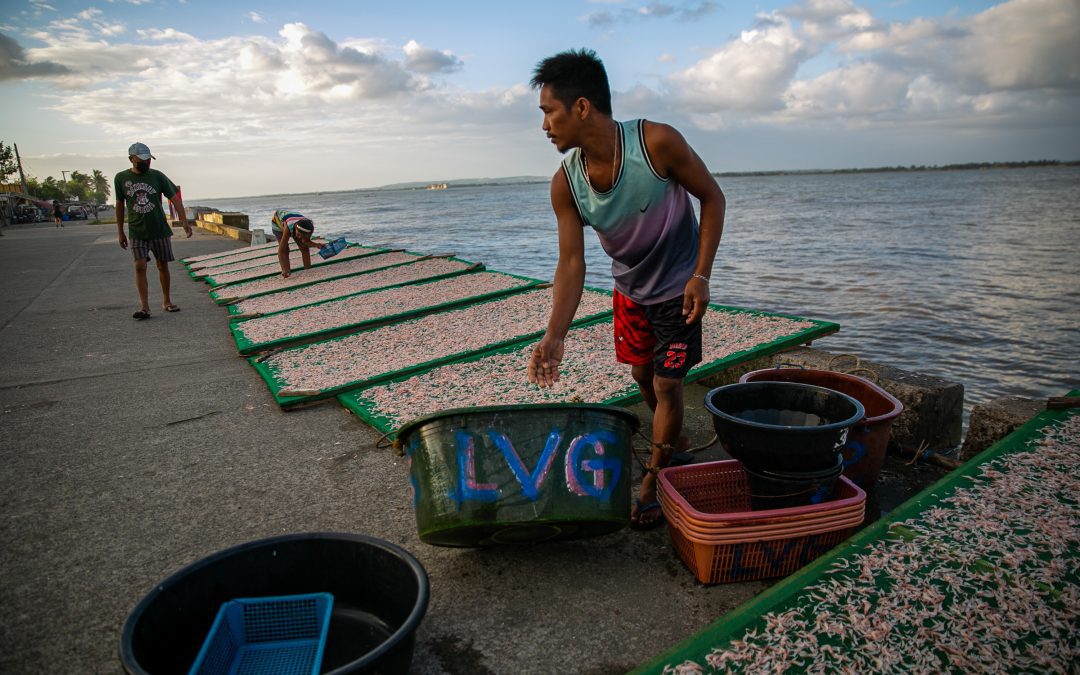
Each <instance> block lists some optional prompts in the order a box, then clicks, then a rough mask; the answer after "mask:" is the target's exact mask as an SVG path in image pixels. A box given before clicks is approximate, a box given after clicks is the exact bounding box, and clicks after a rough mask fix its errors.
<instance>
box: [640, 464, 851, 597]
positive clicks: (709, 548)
mask: <svg viewBox="0 0 1080 675" xmlns="http://www.w3.org/2000/svg"><path fill="white" fill-rule="evenodd" d="M658 479H659V480H658V490H657V493H658V495H659V499H660V503H661V505H662V506H663V509H664V515H665V516H666V517H667V522H668V533H669V534H670V535H671V541H672V543H673V544H674V546H675V550H676V551H677V552H678V554H679V557H680V558H681V559H682V561H683V562H684V563H685V564H686V566H687V567H689V568H690V571H691V572H693V573H694V576H696V577H697V579H698V581H700V582H701V583H703V584H715V583H727V582H732V581H751V580H754V579H767V578H770V577H780V576H785V575H788V574H790V573H791V572H794V571H795V570H797V569H799V568H800V567H802V566H804V565H806V564H807V563H809V562H810V561H811V560H813V559H814V558H817V557H818V556H820V555H821V554H823V553H825V552H826V551H828V550H829V549H831V548H833V547H834V546H836V545H837V544H839V543H840V542H841V541H843V540H844V539H847V538H848V537H849V536H850V535H851V534H852V533H853V532H854V531H855V529H856V528H858V527H859V526H860V525H861V524H862V522H863V519H864V518H865V516H866V493H865V492H864V491H863V490H862V489H860V488H859V487H858V486H857V485H855V484H854V483H852V482H851V481H850V480H848V479H847V478H845V477H843V476H841V477H840V482H839V483H838V484H837V487H836V491H835V494H834V496H833V498H832V499H831V500H829V501H827V502H822V503H819V504H811V505H808V506H796V507H790V508H783V509H770V510H767V511H751V510H750V491H749V489H748V487H747V478H746V472H745V471H744V470H743V468H742V464H741V463H739V462H738V461H736V460H726V461H719V462H706V463H702V464H690V465H687V466H679V467H669V468H666V469H663V470H662V471H660V473H659V476H658Z"/></svg>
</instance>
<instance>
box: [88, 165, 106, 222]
mask: <svg viewBox="0 0 1080 675" xmlns="http://www.w3.org/2000/svg"><path fill="white" fill-rule="evenodd" d="M91 181H92V182H93V184H94V220H97V215H98V204H104V203H105V202H107V201H108V200H109V192H111V190H110V189H109V179H108V178H106V177H105V174H103V173H101V169H94V175H93V176H92V177H91Z"/></svg>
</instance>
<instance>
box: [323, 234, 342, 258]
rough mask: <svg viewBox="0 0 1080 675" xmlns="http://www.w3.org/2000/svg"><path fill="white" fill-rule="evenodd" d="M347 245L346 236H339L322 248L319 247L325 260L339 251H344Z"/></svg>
mask: <svg viewBox="0 0 1080 675" xmlns="http://www.w3.org/2000/svg"><path fill="white" fill-rule="evenodd" d="M346 245H347V244H346V242H345V238H344V237H339V238H337V239H335V240H334V241H332V242H330V243H329V244H327V245H326V246H323V247H322V248H320V249H319V255H321V256H322V258H323V260H326V259H328V258H333V257H334V256H336V255H337V254H338V253H341V252H342V251H344V250H345V246H346Z"/></svg>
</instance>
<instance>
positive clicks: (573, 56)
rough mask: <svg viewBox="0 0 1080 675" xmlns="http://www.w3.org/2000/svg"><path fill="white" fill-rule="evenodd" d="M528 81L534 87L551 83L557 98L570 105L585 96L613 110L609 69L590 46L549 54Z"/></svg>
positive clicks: (605, 109) (599, 107) (602, 108)
mask: <svg viewBox="0 0 1080 675" xmlns="http://www.w3.org/2000/svg"><path fill="white" fill-rule="evenodd" d="M529 84H531V85H532V86H533V88H534V89H539V88H541V87H543V86H544V85H545V84H546V85H550V86H551V92H552V93H553V94H554V95H555V98H557V99H558V100H559V101H560V102H561V103H562V104H563V105H565V106H566V107H567V108H569V107H570V106H572V105H573V104H574V101H576V100H578V99H579V98H582V97H584V98H587V99H589V102H590V103H592V104H593V106H594V107H595V108H596V109H597V110H599V111H600V112H602V113H604V114H605V115H610V114H611V88H610V87H609V86H608V79H607V71H605V70H604V62H603V61H601V60H600V58H599V57H598V56H597V55H596V52H594V51H593V50H591V49H579V50H573V49H571V50H569V51H565V52H559V53H558V54H556V55H555V56H549V57H547V58H546V59H544V60H543V61H541V62H540V63H538V64H536V70H534V71H533V77H532V80H531V81H530V82H529Z"/></svg>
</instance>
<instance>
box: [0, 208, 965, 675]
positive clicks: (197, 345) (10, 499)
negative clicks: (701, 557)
mask: <svg viewBox="0 0 1080 675" xmlns="http://www.w3.org/2000/svg"><path fill="white" fill-rule="evenodd" d="M177 232H179V231H178V230H177ZM4 235H5V236H4V238H3V240H2V242H0V269H2V270H3V272H2V277H0V279H2V282H0V283H2V288H3V292H2V293H0V350H2V353H3V354H4V360H3V363H4V365H3V367H2V373H0V420H2V427H3V433H2V434H0V460H2V465H3V471H0V579H3V582H2V583H0V644H2V645H3V649H0V672H5V673H114V672H119V671H120V662H119V659H118V656H117V651H118V643H119V639H120V630H121V627H122V625H123V623H124V620H125V618H126V617H127V615H128V613H129V612H130V611H131V610H132V608H133V607H134V606H135V605H136V603H137V602H138V601H139V600H140V599H141V598H142V597H143V596H144V595H145V594H146V593H147V592H148V591H149V590H150V589H151V588H153V587H154V585H155V584H156V583H158V582H159V581H161V580H163V579H164V578H165V577H167V576H168V575H170V574H172V573H173V572H175V571H177V570H178V569H180V568H181V567H183V566H185V565H187V564H189V563H191V562H194V561H196V560H198V559H200V558H203V557H205V556H207V555H209V554H211V553H214V552H216V551H219V550H221V549H224V548H227V547H231V546H234V545H236V544H240V543H243V542H247V541H251V540H255V539H259V538H263V537H268V536H272V535H279V534H285V533H294V532H306V531H342V532H357V533H364V534H368V535H371V536H375V537H379V538H382V539H385V540H388V541H391V542H393V543H395V544H398V545H400V546H402V547H404V548H405V549H407V550H408V551H410V552H411V553H412V554H413V555H415V556H416V557H417V558H418V559H419V560H420V562H421V563H422V564H423V565H424V567H425V568H426V569H427V572H428V574H429V575H430V580H431V592H432V596H431V604H430V607H429V610H428V613H427V616H426V618H425V619H424V622H423V624H422V625H421V628H420V630H419V633H418V641H417V648H416V654H415V657H414V660H413V672H416V673H465V672H468V673H553V672H561V673H618V672H624V671H626V670H629V669H631V668H633V667H635V666H637V665H639V664H641V663H643V662H646V661H648V660H649V659H651V658H652V657H654V656H655V655H657V654H659V653H661V652H663V651H664V650H666V649H668V648H669V647H670V646H672V645H673V644H675V643H676V642H678V641H680V640H682V639H683V638H686V637H688V636H689V635H691V634H693V633H696V632H697V631H699V630H701V629H702V628H703V627H705V626H706V625H708V624H710V623H711V622H712V621H713V620H715V619H716V618H717V617H719V616H721V615H722V614H724V613H726V612H727V611H729V610H731V609H733V608H734V607H736V606H737V605H739V604H741V603H742V602H743V601H745V600H747V599H749V598H751V597H752V596H754V595H755V594H757V593H760V592H761V591H763V590H765V589H766V588H768V587H769V585H770V582H768V581H763V582H748V583H738V584H730V585H718V586H709V587H705V586H702V585H700V584H698V583H697V582H696V581H695V580H694V578H693V576H692V575H691V573H690V572H689V571H688V570H687V569H686V568H685V567H684V566H683V564H682V563H681V562H680V560H679V559H678V557H677V556H676V554H675V551H674V550H673V548H672V547H671V545H670V543H669V540H668V535H667V533H666V531H665V529H663V528H660V529H655V530H652V531H649V532H635V531H630V530H624V531H621V532H618V533H615V534H611V535H607V536H604V537H599V538H595V539H589V540H583V541H576V542H567V543H558V544H549V545H537V546H523V547H506V548H493V549H445V548H436V547H432V546H428V545H426V544H423V543H421V542H420V541H419V540H418V538H417V536H416V526H415V521H414V518H413V513H412V507H411V498H410V490H409V480H408V475H407V472H406V469H405V465H404V462H403V461H402V460H401V459H400V458H398V457H397V456H395V455H394V454H393V452H392V451H391V450H388V449H377V448H376V442H377V441H378V440H379V436H378V434H377V433H375V432H374V431H373V430H372V429H371V428H370V427H368V426H366V425H365V424H364V423H362V422H361V421H360V420H359V419H357V418H356V417H354V416H353V415H352V414H350V413H349V412H347V411H346V410H345V409H343V408H341V407H340V406H338V405H336V404H335V403H333V402H328V403H326V404H324V405H319V406H314V407H310V408H305V409H302V410H298V411H294V412H287V413H286V412H282V411H281V410H280V409H279V408H278V407H277V406H276V405H275V404H274V401H273V399H272V398H271V397H270V394H269V392H268V391H267V389H266V386H265V385H264V383H263V382H262V380H261V379H260V378H259V377H258V376H257V375H256V373H255V372H254V371H253V370H252V369H251V367H250V366H249V365H248V364H247V363H246V361H244V360H243V359H240V358H237V357H236V346H235V344H234V343H233V341H232V338H231V337H230V335H229V332H228V327H227V326H228V318H227V316H226V314H225V313H224V312H223V310H222V309H221V308H220V307H218V306H216V305H215V304H214V303H212V302H211V301H210V299H209V298H208V296H207V293H206V291H207V287H206V285H205V284H203V283H198V282H192V281H191V280H190V279H189V278H188V277H187V276H186V274H184V273H183V271H182V268H181V266H180V264H179V263H175V264H174V265H173V266H172V270H173V273H172V289H173V291H172V300H173V302H174V303H176V304H177V305H179V306H180V307H181V308H182V311H180V312H178V313H174V314H167V313H165V312H163V311H161V295H160V291H159V289H158V282H157V278H156V275H155V274H154V269H153V266H151V274H150V280H149V281H150V298H151V310H152V312H153V317H152V318H151V319H149V320H146V321H134V320H132V318H131V314H132V312H133V311H134V310H135V309H136V308H137V302H136V297H137V296H136V294H135V288H134V283H133V272H132V263H131V254H130V252H128V251H124V250H121V249H120V247H119V246H118V245H117V242H116V227H115V225H88V224H82V223H80V224H76V225H74V226H70V227H66V228H64V229H54V228H53V227H52V226H51V224H47V225H46V224H41V225H37V226H32V225H25V226H16V227H12V228H8V229H7V230H6V231H5V232H4ZM173 246H174V249H175V252H176V255H177V257H178V258H180V257H184V256H190V255H198V254H204V253H211V252H215V251H221V250H224V249H227V248H230V247H239V246H242V244H241V243H240V242H238V241H236V240H234V239H230V238H225V237H223V236H219V235H214V234H211V233H208V232H206V231H204V230H196V233H195V235H194V237H193V238H191V239H185V238H184V237H183V234H182V233H180V234H179V235H178V236H176V237H174V239H173ZM507 271H510V272H512V271H513V270H507ZM827 340H828V339H827V338H825V339H824V340H822V344H823V345H824V344H827ZM944 390H948V387H944V389H943V391H944ZM706 391H707V387H706V386H703V385H693V386H691V387H689V390H688V393H687V402H688V414H687V428H688V431H689V433H690V435H691V437H692V439H693V440H694V441H695V442H696V443H705V442H707V441H708V439H710V438H711V437H712V426H711V420H710V418H709V416H708V413H707V411H705V409H704V405H703V399H704V394H705V392H706ZM947 397H948V394H942V400H945V399H946V398H947ZM943 405H944V404H943ZM950 405H951V404H950ZM633 410H634V411H635V412H636V413H637V414H638V415H639V417H641V418H642V419H643V420H648V417H649V416H648V411H647V410H646V409H645V407H644V406H643V405H638V406H635V407H634V408H633ZM952 424H953V422H952V421H951V420H948V421H945V422H933V423H932V424H931V423H929V422H927V423H926V424H925V425H924V426H925V427H926V428H927V433H930V434H939V435H940V438H941V439H942V441H941V442H952V440H953V438H954V429H953V427H952ZM916 426H917V427H918V425H916ZM645 427H646V428H645V431H646V433H647V432H648V428H647V427H648V425H647V424H646V425H645ZM912 433H915V432H912ZM933 437H934V438H937V436H933ZM934 442H935V443H936V442H937V441H934ZM721 458H725V455H724V454H723V452H722V451H721V450H720V449H719V448H718V447H717V446H716V445H713V446H711V447H709V448H707V449H705V450H703V451H701V452H700V453H699V455H698V461H709V460H713V459H721ZM905 466H906V465H905V463H904V462H893V463H890V464H887V466H886V469H885V470H884V471H883V474H882V481H881V482H882V488H883V490H882V494H883V495H885V496H884V497H883V499H884V500H885V502H886V503H882V504H880V507H881V508H883V509H885V510H888V509H889V508H891V506H895V504H896V503H898V502H899V501H901V500H902V499H904V498H906V497H907V496H909V495H910V494H913V493H914V492H915V491H917V490H918V489H919V488H921V487H922V486H923V485H925V484H926V483H927V482H928V481H931V480H934V479H936V478H937V477H939V476H940V475H942V474H943V470H942V469H940V468H937V467H926V466H925V465H924V466H919V467H917V470H909V469H906V468H905ZM639 476H640V471H639V470H637V469H636V467H635V483H636V482H637V480H639Z"/></svg>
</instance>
